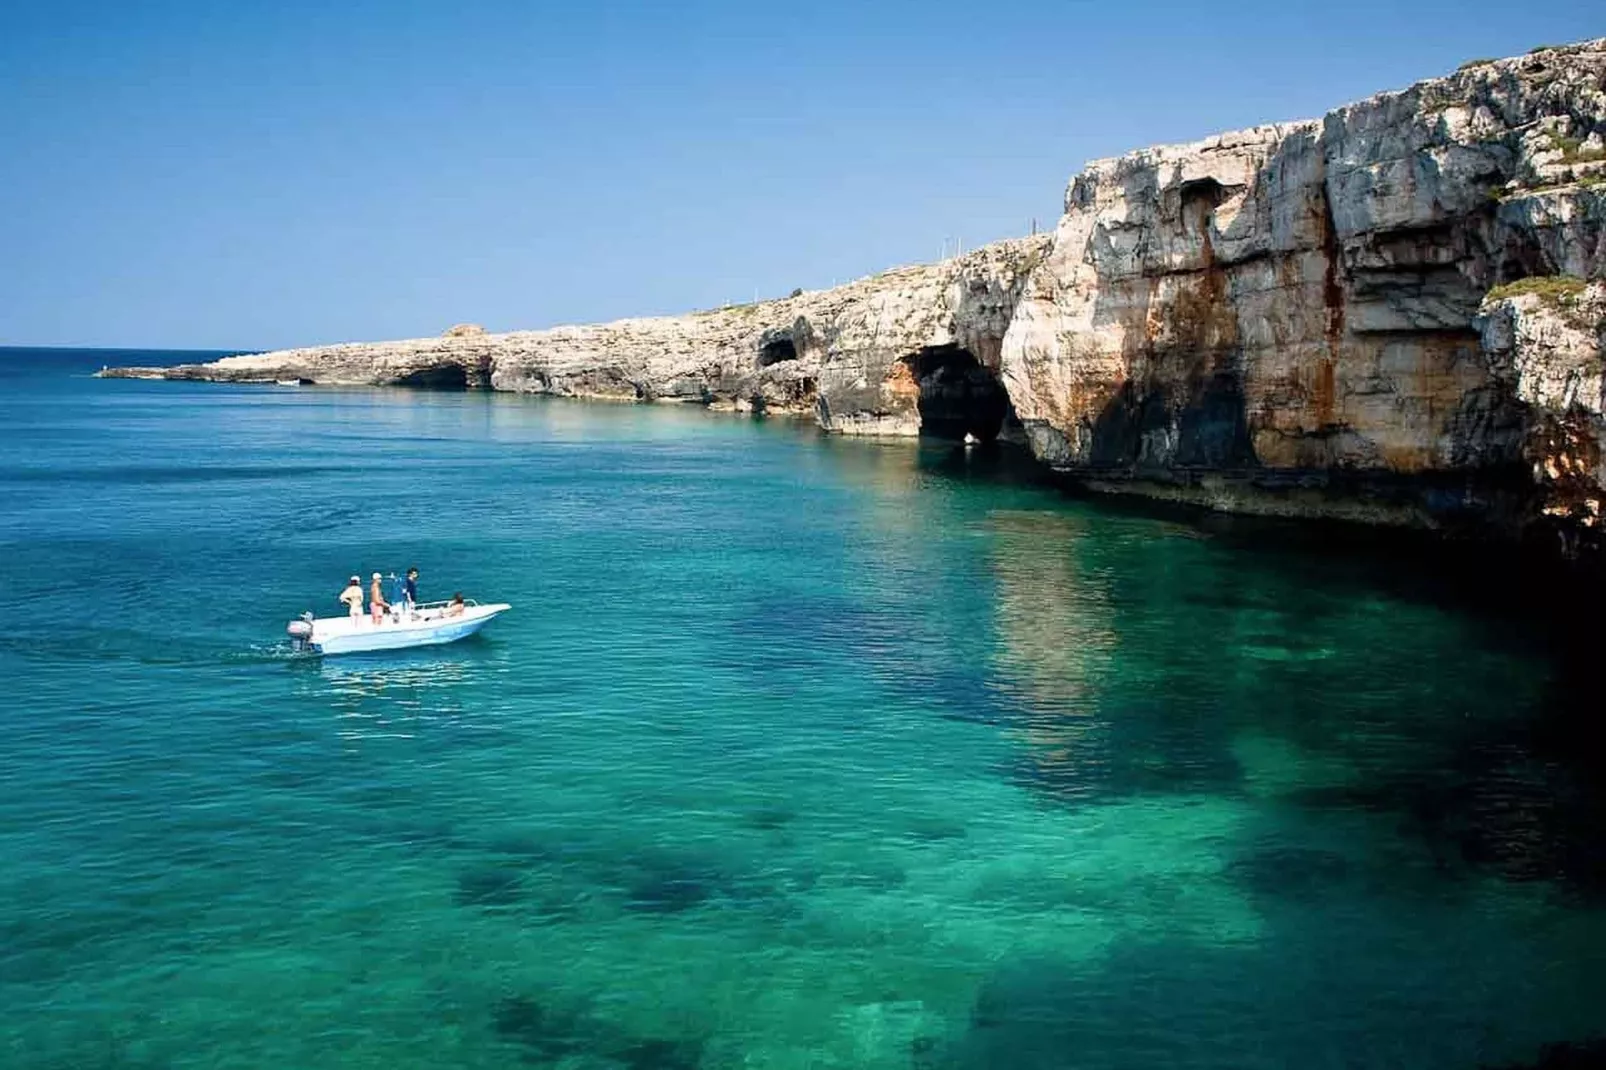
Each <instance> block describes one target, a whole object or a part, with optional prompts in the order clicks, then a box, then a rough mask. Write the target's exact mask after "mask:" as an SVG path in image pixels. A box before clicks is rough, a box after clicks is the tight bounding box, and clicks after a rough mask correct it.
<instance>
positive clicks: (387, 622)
mask: <svg viewBox="0 0 1606 1070" xmlns="http://www.w3.org/2000/svg"><path fill="white" fill-rule="evenodd" d="M512 608H513V607H512V606H510V605H508V604H507V603H506V602H491V603H488V604H486V605H481V604H480V603H479V602H476V601H475V600H474V599H472V598H467V599H464V600H463V603H462V605H461V607H460V608H458V607H454V606H453V605H452V603H450V602H425V603H421V604H419V605H415V606H413V607H412V609H411V610H410V611H406V610H402V611H397V612H395V613H386V614H385V615H384V616H383V617H381V618H380V619H379V623H378V624H375V623H374V619H373V616H372V615H371V614H366V613H365V614H363V615H362V616H361V617H350V616H347V617H314V616H313V615H312V614H311V613H303V614H302V615H301V617H300V618H299V619H297V620H293V621H291V622H290V625H289V627H288V628H287V629H286V631H288V632H289V633H290V639H291V641H292V642H293V643H294V644H295V647H296V649H297V650H301V651H306V652H308V653H313V654H357V653H361V652H363V651H369V650H403V649H406V648H407V647H414V646H437V645H439V644H441V643H450V642H454V641H456V640H458V639H462V638H464V637H465V636H470V635H473V634H474V633H475V632H477V631H479V630H480V629H481V628H483V627H485V626H486V625H487V624H489V623H491V621H492V620H494V619H495V618H496V617H498V616H500V615H501V614H503V613H506V612H507V611H508V610H510V609H512Z"/></svg>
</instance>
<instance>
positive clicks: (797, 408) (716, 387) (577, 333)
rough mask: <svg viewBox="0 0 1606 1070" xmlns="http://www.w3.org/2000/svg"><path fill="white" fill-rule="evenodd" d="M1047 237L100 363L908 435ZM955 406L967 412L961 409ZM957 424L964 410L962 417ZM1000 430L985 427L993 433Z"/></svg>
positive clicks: (951, 380) (974, 371) (996, 339)
mask: <svg viewBox="0 0 1606 1070" xmlns="http://www.w3.org/2000/svg"><path fill="white" fill-rule="evenodd" d="M1048 243H1049V237H1048V236H1047V235H1039V236H1037V237H1034V238H1023V239H1019V240H1014V241H1005V242H999V243H997V244H994V245H989V246H985V247H983V248H981V249H977V250H975V251H973V252H971V253H968V254H966V255H964V256H960V257H955V258H953V259H950V260H944V261H943V262H941V263H938V264H932V265H924V266H917V267H908V268H900V269H897V270H894V271H888V272H885V273H883V274H881V275H876V276H873V277H871V278H867V279H861V280H859V281H857V282H852V283H849V284H848V285H846V286H839V287H837V288H835V289H831V290H823V291H815V292H808V293H800V294H797V295H795V296H793V297H789V298H785V299H782V300H777V301H763V302H757V303H754V304H751V305H737V306H732V307H727V308H719V309H712V310H710V311H707V312H696V313H692V314H690V315H685V316H663V317H655V318H649V319H627V320H619V321H617V322H614V323H604V324H591V325H586V326H575V327H554V328H552V329H550V330H544V331H515V332H511V333H506V334H487V333H484V332H483V331H482V332H479V333H476V332H475V331H474V330H473V329H472V328H464V327H454V328H452V329H451V330H449V331H447V332H446V333H445V334H444V335H442V336H440V337H438V338H418V339H411V340H407V341H400V342H372V343H351V344H346V345H330V346H318V347H315V348H310V349H287V350H281V351H279V352H275V353H261V354H255V355H251V356H242V357H228V358H225V359H223V360H219V361H215V362H213V363H210V364H192V365H181V366H179V367H176V368H128V369H119V370H116V371H113V372H110V373H107V374H111V375H118V376H143V377H151V378H168V379H211V380H221V381H228V382H262V381H273V380H278V379H299V380H301V381H303V382H308V383H321V384H332V385H401V386H459V387H463V386H469V387H473V386H480V387H491V388H494V389H497V390H510V391H522V392H528V393H541V394H557V395H563V396H567V397H585V398H611V399H620V400H642V401H692V402H702V403H706V404H718V405H727V406H733V407H736V408H741V409H753V410H758V411H780V412H807V413H818V415H819V418H820V422H821V423H822V424H823V425H824V426H825V427H826V428H827V429H829V430H832V431H842V432H863V433H879V434H903V435H912V434H916V433H918V432H919V430H920V428H921V425H922V412H921V402H922V397H921V394H922V380H924V383H925V393H926V398H925V407H926V410H927V412H926V417H927V419H928V422H929V420H930V419H931V418H933V417H939V418H940V416H941V413H940V411H937V410H940V409H941V407H942V403H943V400H944V396H945V395H947V394H956V395H960V400H961V401H962V400H963V396H964V395H966V391H967V386H968V381H969V376H971V375H973V376H974V378H975V379H976V380H977V381H978V387H979V388H981V389H985V388H986V387H988V386H989V385H991V387H992V388H993V389H994V390H995V391H996V392H997V397H998V399H999V401H998V405H999V407H998V412H997V416H996V417H995V419H1001V418H1002V416H1003V415H1004V412H1003V409H1004V408H1007V405H1006V404H1004V403H1003V402H1002V397H1003V395H1002V391H1001V389H999V388H997V385H996V384H997V379H996V373H997V371H998V369H999V363H998V361H999V354H1000V352H1001V350H1002V347H1003V340H1004V332H1005V330H1006V329H1007V328H1008V326H1009V322H1010V317H1011V315H1012V313H1013V312H1014V307H1015V301H1016V299H1017V298H1018V297H1019V296H1020V291H1021V289H1022V288H1023V287H1024V285H1025V283H1026V277H1027V275H1028V273H1029V272H1030V271H1031V269H1032V268H1033V267H1035V266H1036V264H1037V262H1038V261H1039V260H1040V259H1041V258H1042V255H1043V253H1044V252H1045V251H1046V249H1047V248H1048ZM961 411H962V410H961ZM960 422H963V418H962V416H961V417H960ZM996 430H997V428H996V427H994V428H992V431H993V432H996Z"/></svg>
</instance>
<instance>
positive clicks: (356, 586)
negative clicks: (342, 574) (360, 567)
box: [340, 576, 362, 620]
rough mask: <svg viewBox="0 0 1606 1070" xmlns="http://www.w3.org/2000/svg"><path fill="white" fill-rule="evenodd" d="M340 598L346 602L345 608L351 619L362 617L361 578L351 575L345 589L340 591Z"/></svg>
mask: <svg viewBox="0 0 1606 1070" xmlns="http://www.w3.org/2000/svg"><path fill="white" fill-rule="evenodd" d="M340 600H341V601H342V602H344V603H346V609H347V610H348V611H349V612H350V613H351V619H352V620H361V619H362V580H361V579H360V578H359V577H357V576H353V577H351V582H350V583H348V584H346V589H345V590H344V591H341V592H340Z"/></svg>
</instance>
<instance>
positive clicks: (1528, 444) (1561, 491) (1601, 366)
mask: <svg viewBox="0 0 1606 1070" xmlns="http://www.w3.org/2000/svg"><path fill="white" fill-rule="evenodd" d="M1479 324H1480V326H1481V327H1482V331H1483V346H1484V350H1485V353H1486V354H1487V358H1486V359H1487V361H1488V369H1489V375H1490V377H1491V379H1492V381H1493V383H1494V387H1493V390H1494V391H1496V392H1498V394H1499V395H1500V396H1501V397H1502V398H1504V399H1506V400H1507V403H1508V404H1509V405H1510V406H1511V407H1512V408H1513V409H1514V410H1516V412H1518V413H1519V414H1520V415H1519V419H1518V421H1517V422H1516V426H1517V427H1518V428H1520V439H1519V446H1518V453H1519V454H1520V456H1521V458H1522V461H1523V463H1524V464H1525V465H1527V466H1528V474H1529V477H1530V478H1531V480H1532V485H1533V488H1534V497H1533V501H1532V503H1531V507H1530V509H1529V510H1528V513H1529V516H1528V517H1527V519H1528V520H1529V522H1530V523H1533V524H1535V525H1537V526H1538V527H1540V528H1541V529H1542V530H1544V531H1546V532H1547V533H1549V534H1551V535H1553V536H1554V538H1555V539H1556V540H1557V543H1558V549H1560V550H1561V551H1562V552H1563V553H1564V554H1566V555H1568V556H1577V555H1579V554H1581V553H1599V552H1601V551H1602V549H1606V489H1603V488H1606V453H1603V451H1602V445H1603V444H1606V282H1599V281H1597V282H1594V283H1592V284H1590V285H1588V286H1587V287H1581V288H1579V289H1578V292H1576V293H1567V292H1565V291H1564V292H1561V293H1551V294H1548V295H1547V294H1542V293H1527V294H1519V295H1516V296H1507V297H1500V296H1496V297H1494V298H1491V299H1490V300H1489V301H1487V302H1486V303H1485V305H1484V308H1483V315H1482V316H1481V317H1480V319H1479Z"/></svg>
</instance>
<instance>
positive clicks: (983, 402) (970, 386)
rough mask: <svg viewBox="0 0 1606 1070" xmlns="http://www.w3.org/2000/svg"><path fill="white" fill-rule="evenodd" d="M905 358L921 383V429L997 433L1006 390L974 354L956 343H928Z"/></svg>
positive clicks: (956, 434) (946, 434)
mask: <svg viewBox="0 0 1606 1070" xmlns="http://www.w3.org/2000/svg"><path fill="white" fill-rule="evenodd" d="M904 361H905V362H906V363H907V364H908V365H909V370H910V371H912V372H913V373H914V377H915V382H917V383H918V384H919V386H920V401H919V411H920V433H921V434H922V435H930V436H932V437H933V438H951V439H962V438H964V437H965V436H966V435H967V434H968V435H974V436H976V437H977V438H978V439H980V440H982V441H983V442H991V441H992V440H993V439H995V438H997V437H998V432H999V430H1000V429H1001V428H1002V427H1003V426H1004V420H1005V418H1006V417H1007V416H1008V415H1009V413H1010V406H1009V394H1008V393H1007V392H1006V391H1005V390H1004V384H1003V383H1001V382H999V381H998V376H996V375H994V374H993V373H992V372H991V371H989V370H987V368H986V366H984V365H983V364H982V362H981V361H980V360H978V359H976V354H974V353H972V352H971V351H970V350H968V349H965V348H963V347H962V346H957V345H943V346H927V347H926V348H924V349H922V350H921V351H920V352H918V353H915V354H913V355H912V356H908V357H905V358H904Z"/></svg>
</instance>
